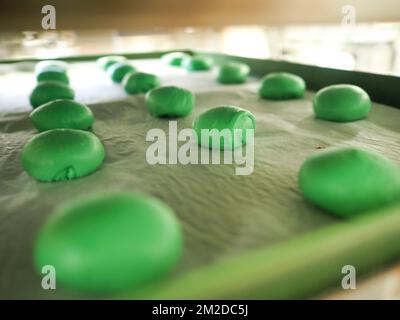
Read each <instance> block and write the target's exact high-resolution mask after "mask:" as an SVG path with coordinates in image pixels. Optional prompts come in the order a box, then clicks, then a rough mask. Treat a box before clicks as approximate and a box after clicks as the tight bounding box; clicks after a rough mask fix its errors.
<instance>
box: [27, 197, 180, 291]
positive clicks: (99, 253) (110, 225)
mask: <svg viewBox="0 0 400 320" xmlns="http://www.w3.org/2000/svg"><path fill="white" fill-rule="evenodd" d="M182 249H183V237H182V231H181V227H180V224H179V221H178V220H177V219H176V217H175V215H174V213H173V211H172V210H171V209H170V208H169V207H168V206H166V205H165V204H164V203H162V202H161V201H159V200H157V199H155V198H152V197H150V196H147V195H143V194H139V193H114V194H99V195H96V196H91V197H89V198H86V199H82V200H80V201H74V202H71V203H70V204H69V205H66V206H65V205H64V206H63V207H61V208H59V209H58V210H57V211H56V212H55V213H54V214H53V215H52V216H50V218H49V219H48V220H47V222H46V223H45V224H44V226H43V227H42V228H41V230H40V232H39V234H38V236H37V239H36V242H35V246H34V264H35V266H36V269H37V270H38V272H41V270H42V267H43V266H45V265H52V266H54V267H55V269H56V272H57V282H60V283H62V284H63V285H64V286H65V287H68V288H72V289H75V290H82V291H91V292H107V291H109V292H110V291H117V290H126V289H135V288H136V287H138V286H140V285H142V284H145V283H148V282H152V281H155V280H158V279H160V278H161V277H162V276H164V275H166V274H167V273H168V272H169V271H170V270H171V269H172V268H173V267H174V266H175V265H176V263H177V262H178V259H179V258H180V256H181V253H182Z"/></svg>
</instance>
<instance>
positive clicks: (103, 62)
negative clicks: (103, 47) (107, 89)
mask: <svg viewBox="0 0 400 320" xmlns="http://www.w3.org/2000/svg"><path fill="white" fill-rule="evenodd" d="M125 61H126V58H125V57H124V56H106V57H101V58H99V59H97V63H98V65H99V66H100V67H101V68H102V69H103V70H107V69H108V68H109V67H110V66H112V65H113V64H115V63H117V62H125Z"/></svg>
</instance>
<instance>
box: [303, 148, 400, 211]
mask: <svg viewBox="0 0 400 320" xmlns="http://www.w3.org/2000/svg"><path fill="white" fill-rule="evenodd" d="M299 186H300V189H301V191H302V193H303V195H304V197H305V198H306V199H307V200H309V201H310V202H312V203H313V204H315V205H317V206H319V207H321V208H323V209H325V210H327V211H329V212H331V213H333V214H336V215H338V216H342V217H350V216H353V215H356V214H360V213H362V212H364V211H368V210H373V209H376V208H378V207H381V206H384V205H388V204H391V203H393V202H394V201H398V200H400V170H399V168H398V167H396V165H394V164H393V163H392V162H391V161H389V160H388V159H386V158H385V157H383V156H381V155H379V154H375V153H373V152H370V151H366V150H362V149H357V148H351V147H346V148H341V149H333V150H327V151H323V152H319V153H317V154H315V155H313V156H311V157H310V158H308V159H307V160H306V161H305V162H304V164H303V165H302V167H301V169H300V175H299Z"/></svg>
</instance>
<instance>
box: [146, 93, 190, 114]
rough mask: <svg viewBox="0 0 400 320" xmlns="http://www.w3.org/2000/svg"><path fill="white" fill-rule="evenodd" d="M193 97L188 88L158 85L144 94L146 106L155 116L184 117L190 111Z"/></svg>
mask: <svg viewBox="0 0 400 320" xmlns="http://www.w3.org/2000/svg"><path fill="white" fill-rule="evenodd" d="M194 104H195V97H194V95H193V93H191V92H190V91H189V90H186V89H183V88H178V87H174V86H168V87H159V88H155V89H153V90H151V91H149V92H148V93H147V95H146V106H147V109H148V110H149V112H150V114H152V115H153V116H155V117H184V116H187V115H188V114H189V113H191V112H192V110H193V108H194Z"/></svg>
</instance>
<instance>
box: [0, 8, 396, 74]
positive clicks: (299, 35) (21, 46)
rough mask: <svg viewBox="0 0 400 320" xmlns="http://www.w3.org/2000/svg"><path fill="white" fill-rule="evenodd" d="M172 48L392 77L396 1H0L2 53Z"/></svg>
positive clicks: (39, 54) (42, 55)
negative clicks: (46, 9) (51, 20)
mask: <svg viewBox="0 0 400 320" xmlns="http://www.w3.org/2000/svg"><path fill="white" fill-rule="evenodd" d="M48 4H50V5H53V6H54V8H55V9H56V29H55V30H43V28H42V19H43V17H44V16H45V14H42V12H41V10H42V7H43V6H44V5H48ZM175 49H194V50H203V51H214V52H222V53H228V54H234V55H240V56H246V57H252V58H263V59H265V58H269V59H285V60H289V61H294V62H300V63H305V64H314V65H318V66H323V67H332V68H339V69H347V70H361V71H370V72H376V73H385V74H397V75H399V74H400V1H399V0H352V1H351V0H247V1H245V0H202V1H184V0H146V1H135V0H131V1H128V0H113V1H93V0H87V1H77V0H69V1H40V0H30V1H21V0H0V59H2V60H5V59H19V58H29V57H35V58H56V57H65V56H71V55H87V54H103V53H121V52H132V53H133V52H146V51H164V50H175Z"/></svg>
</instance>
